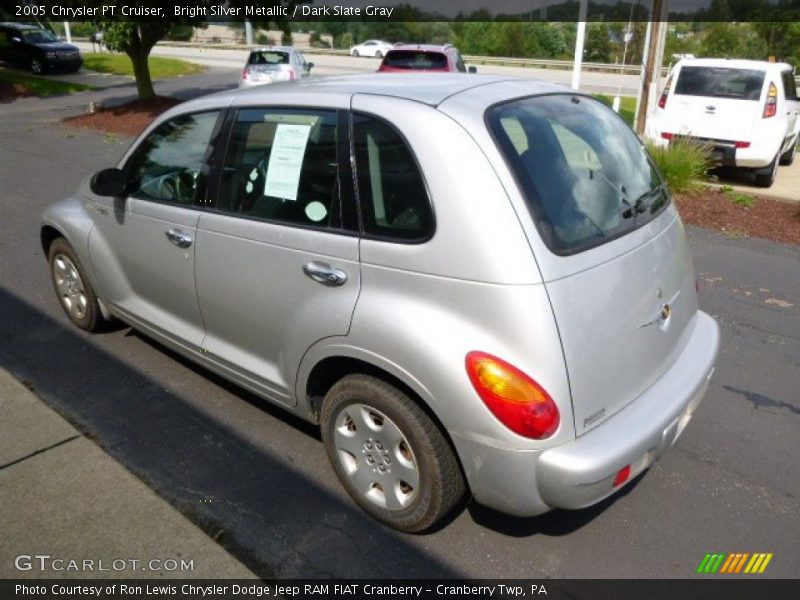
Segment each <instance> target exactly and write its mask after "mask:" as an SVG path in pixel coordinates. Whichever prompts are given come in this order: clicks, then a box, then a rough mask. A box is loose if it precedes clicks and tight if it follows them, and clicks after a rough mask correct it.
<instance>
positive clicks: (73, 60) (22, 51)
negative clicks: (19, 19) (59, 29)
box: [0, 23, 83, 75]
mask: <svg viewBox="0 0 800 600" xmlns="http://www.w3.org/2000/svg"><path fill="white" fill-rule="evenodd" d="M0 60H3V61H5V62H8V63H14V64H17V65H19V66H21V67H23V68H26V69H30V70H31V71H33V72H34V73H36V74H37V75H41V74H42V73H44V72H46V71H68V72H70V73H75V72H77V71H78V70H79V69H80V68H81V65H83V58H82V57H81V52H80V50H78V48H77V47H76V46H73V45H72V44H65V43H64V42H61V41H59V39H58V38H57V37H56V36H55V35H53V34H52V33H51V32H49V31H47V30H46V29H42V28H40V27H36V26H33V25H19V24H16V23H0Z"/></svg>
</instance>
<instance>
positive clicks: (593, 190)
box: [487, 94, 669, 254]
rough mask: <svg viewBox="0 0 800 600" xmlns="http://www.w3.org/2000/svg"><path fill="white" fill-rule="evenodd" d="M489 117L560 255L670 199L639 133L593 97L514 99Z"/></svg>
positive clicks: (629, 226)
mask: <svg viewBox="0 0 800 600" xmlns="http://www.w3.org/2000/svg"><path fill="white" fill-rule="evenodd" d="M487 122H488V125H489V128H490V129H491V131H492V133H493V135H494V137H495V139H496V141H497V143H498V146H499V148H500V150H501V152H502V153H503V154H504V155H505V157H506V160H507V161H508V164H509V166H510V167H511V170H512V172H513V173H514V175H515V178H516V180H517V182H518V183H519V185H520V188H521V191H522V192H523V194H524V196H525V199H526V201H527V205H528V207H529V209H530V211H531V214H532V216H533V218H534V221H535V222H536V225H537V228H538V229H539V231H540V234H541V236H542V238H543V239H544V241H545V243H546V244H547V245H548V247H549V248H550V249H551V250H553V251H554V252H556V253H558V254H571V253H575V252H579V251H581V250H585V249H588V248H591V247H593V246H597V245H599V244H603V243H605V242H607V241H609V240H611V239H614V238H617V237H619V236H621V235H624V234H625V233H627V232H629V231H632V230H633V229H636V228H638V227H640V226H641V225H643V224H644V223H645V222H647V221H649V220H650V219H652V218H654V217H655V215H657V214H658V213H659V212H660V211H661V210H662V209H663V208H664V206H665V205H666V204H667V203H668V202H669V196H668V194H667V191H666V189H665V188H664V186H663V185H662V182H661V179H660V177H659V175H658V173H657V172H656V170H655V168H654V167H653V165H652V162H651V161H650V159H649V157H648V156H647V153H646V152H645V150H644V147H643V146H642V144H641V143H640V142H639V140H638V138H637V137H636V136H635V134H634V133H633V132H632V131H631V129H630V128H629V127H628V126H627V125H626V124H625V123H624V122H623V121H622V119H620V117H619V116H618V115H616V114H615V113H614V112H612V111H611V110H610V109H608V108H607V107H606V106H605V105H603V104H601V103H600V102H598V101H596V100H594V99H592V98H587V97H584V96H571V95H563V94H556V95H550V96H537V97H532V98H525V99H521V100H515V101H512V102H508V103H504V104H500V105H497V106H494V107H492V108H490V109H489V111H488V113H487Z"/></svg>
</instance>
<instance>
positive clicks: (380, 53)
mask: <svg viewBox="0 0 800 600" xmlns="http://www.w3.org/2000/svg"><path fill="white" fill-rule="evenodd" d="M375 58H383V52H381V51H380V50H376V51H375Z"/></svg>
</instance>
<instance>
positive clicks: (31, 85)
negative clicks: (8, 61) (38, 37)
mask: <svg viewBox="0 0 800 600" xmlns="http://www.w3.org/2000/svg"><path fill="white" fill-rule="evenodd" d="M0 81H3V82H5V83H9V84H19V85H22V86H24V87H25V88H27V89H28V91H30V93H31V94H33V95H34V96H58V95H61V94H71V93H73V92H83V91H85V90H92V89H94V88H93V87H91V86H89V85H83V84H81V83H71V82H67V81H56V80H55V79H46V78H45V77H38V76H35V75H25V74H22V73H15V72H13V71H9V70H7V69H0Z"/></svg>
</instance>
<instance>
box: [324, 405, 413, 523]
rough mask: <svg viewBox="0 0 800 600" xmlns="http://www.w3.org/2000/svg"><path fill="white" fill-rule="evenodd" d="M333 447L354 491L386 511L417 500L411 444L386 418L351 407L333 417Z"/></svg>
mask: <svg viewBox="0 0 800 600" xmlns="http://www.w3.org/2000/svg"><path fill="white" fill-rule="evenodd" d="M334 445H335V447H336V454H337V456H338V457H339V463H340V464H341V466H342V467H343V469H344V472H345V473H346V474H347V476H348V477H349V478H350V482H351V483H352V484H353V486H354V487H355V489H356V490H357V491H358V492H359V493H360V494H362V495H363V496H364V497H365V498H367V499H368V500H369V501H370V502H372V503H373V504H376V505H378V506H380V507H381V508H385V509H388V510H401V509H403V508H406V507H407V506H408V505H409V504H410V503H411V502H412V501H413V500H414V498H415V497H416V494H417V488H418V487H419V470H418V469H417V461H416V458H415V457H414V452H413V450H412V449H411V445H410V444H409V443H408V440H407V439H406V437H405V435H403V432H402V431H400V428H399V427H398V426H397V425H395V423H394V421H392V420H391V419H390V418H389V417H387V416H386V415H384V414H383V413H381V412H380V411H378V410H376V409H374V408H372V407H370V406H366V405H364V404H352V405H350V406H348V407H346V408H345V409H343V410H342V412H340V413H339V416H338V417H337V418H336V425H335V431H334Z"/></svg>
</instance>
